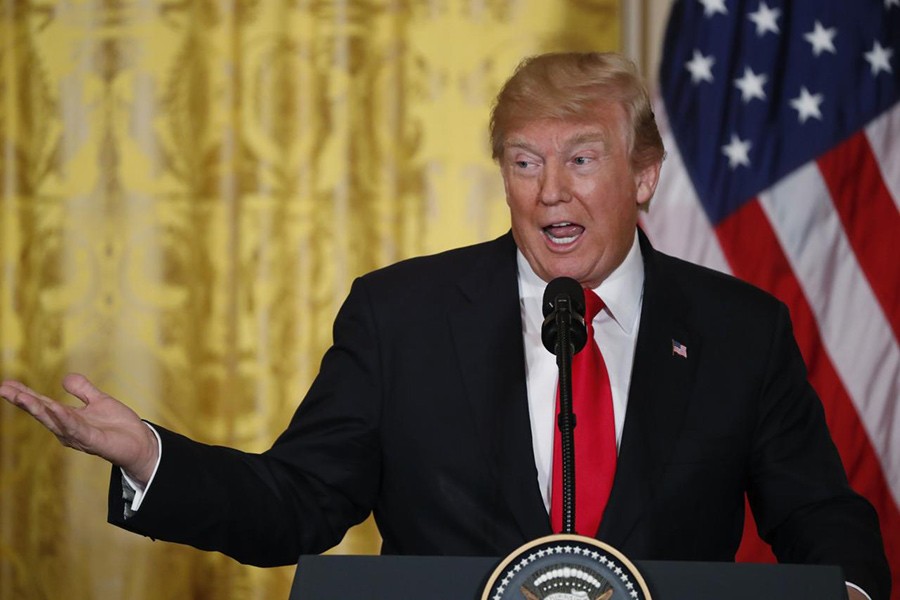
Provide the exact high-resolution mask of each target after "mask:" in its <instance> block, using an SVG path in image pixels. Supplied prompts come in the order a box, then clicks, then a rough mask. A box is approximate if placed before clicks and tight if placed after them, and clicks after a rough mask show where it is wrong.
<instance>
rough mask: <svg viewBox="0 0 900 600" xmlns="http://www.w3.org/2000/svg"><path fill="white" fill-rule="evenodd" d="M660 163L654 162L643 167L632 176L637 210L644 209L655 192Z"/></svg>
mask: <svg viewBox="0 0 900 600" xmlns="http://www.w3.org/2000/svg"><path fill="white" fill-rule="evenodd" d="M661 167H662V162H655V163H653V164H651V165H650V166H648V167H644V168H643V169H642V170H641V171H638V172H637V173H636V174H635V176H634V187H635V189H636V190H637V205H638V208H646V206H647V205H648V204H649V203H650V199H651V198H653V194H654V192H656V184H657V183H659V170H660V168H661Z"/></svg>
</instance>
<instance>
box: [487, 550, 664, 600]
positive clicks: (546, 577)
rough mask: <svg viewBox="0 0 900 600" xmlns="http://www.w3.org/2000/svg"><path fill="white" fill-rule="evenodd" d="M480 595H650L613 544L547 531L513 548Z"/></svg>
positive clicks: (499, 598) (584, 598)
mask: <svg viewBox="0 0 900 600" xmlns="http://www.w3.org/2000/svg"><path fill="white" fill-rule="evenodd" d="M481 599H482V600H651V598H650V592H649V591H648V589H647V585H646V583H645V582H644V579H643V577H641V575H640V573H638V571H637V569H636V568H635V566H634V565H633V564H632V563H631V562H630V561H629V560H628V559H627V558H625V556H623V555H622V554H621V553H620V552H619V551H618V550H616V549H615V548H613V547H611V546H609V545H607V544H604V543H603V542H599V541H597V540H595V539H591V538H587V537H583V536H580V535H567V534H561V535H551V536H548V537H543V538H540V539H537V540H535V541H533V542H530V543H528V544H525V545H524V546H522V547H521V548H518V549H516V550H515V551H514V552H513V553H512V554H510V555H509V556H507V557H506V558H505V559H504V560H503V561H502V562H501V563H500V565H499V566H498V567H497V568H496V569H495V570H494V572H493V574H491V576H490V578H489V579H488V582H487V584H486V585H485V587H484V593H483V594H482V596H481Z"/></svg>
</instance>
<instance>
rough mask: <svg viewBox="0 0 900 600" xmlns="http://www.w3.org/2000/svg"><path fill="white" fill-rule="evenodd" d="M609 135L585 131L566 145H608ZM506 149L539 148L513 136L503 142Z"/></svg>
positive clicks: (529, 149)
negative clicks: (598, 143) (597, 143)
mask: <svg viewBox="0 0 900 600" xmlns="http://www.w3.org/2000/svg"><path fill="white" fill-rule="evenodd" d="M607 139H608V136H607V135H605V134H603V133H600V132H598V131H589V132H585V133H579V134H578V135H575V136H573V137H572V138H571V139H569V140H567V141H566V147H572V146H578V145H580V144H588V143H595V142H600V143H601V144H603V145H606V141H607ZM503 147H504V149H506V148H521V149H522V150H527V151H528V152H534V153H537V149H536V148H535V147H534V146H532V145H531V144H529V143H528V142H527V141H525V140H522V139H516V138H512V139H510V140H508V141H507V142H506V143H505V144H503Z"/></svg>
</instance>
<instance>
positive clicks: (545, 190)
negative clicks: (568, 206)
mask: <svg viewBox="0 0 900 600" xmlns="http://www.w3.org/2000/svg"><path fill="white" fill-rule="evenodd" d="M571 197H572V194H571V192H570V190H569V182H568V177H567V176H566V172H565V169H564V168H563V167H562V166H560V165H556V164H554V163H553V162H552V161H548V162H547V163H546V164H545V165H544V168H543V169H542V173H541V189H540V200H541V202H542V203H544V204H558V203H559V202H568V201H569V200H570V199H571Z"/></svg>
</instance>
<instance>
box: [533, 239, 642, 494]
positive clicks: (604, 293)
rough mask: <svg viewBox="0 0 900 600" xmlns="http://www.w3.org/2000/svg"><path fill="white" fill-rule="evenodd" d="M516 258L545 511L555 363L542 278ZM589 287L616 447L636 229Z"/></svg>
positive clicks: (636, 279)
mask: <svg viewBox="0 0 900 600" xmlns="http://www.w3.org/2000/svg"><path fill="white" fill-rule="evenodd" d="M517 261H518V271H519V302H520V305H521V309H522V336H523V339H524V342H525V377H526V380H527V386H528V412H529V414H530V416H531V439H532V444H533V449H534V464H535V466H536V467H537V473H538V484H539V485H540V489H541V495H542V496H543V498H544V506H545V507H546V508H547V510H548V511H549V510H550V487H551V482H552V478H551V474H552V468H553V437H554V433H555V429H556V426H555V423H556V386H557V379H558V377H559V369H558V368H557V366H556V356H554V355H553V354H552V353H550V352H549V351H547V349H546V348H544V345H543V343H542V342H541V324H542V323H543V321H544V316H543V312H542V311H541V304H542V302H543V298H544V288H546V287H547V282H545V281H543V280H541V278H540V277H538V276H537V274H535V272H534V270H533V269H532V268H531V265H529V264H528V261H527V260H525V257H524V256H523V255H522V253H521V252H519V253H518V258H517ZM594 292H596V294H597V295H598V296H600V299H601V300H603V302H604V304H605V305H606V307H605V308H604V309H603V310H602V311H600V313H598V314H597V316H596V317H595V318H594V323H593V324H594V339H595V340H596V341H597V345H598V346H599V348H600V353H601V354H602V355H603V360H604V362H605V363H606V370H607V371H608V372H609V383H610V387H611V388H612V397H613V412H614V414H615V421H616V447H618V446H619V442H620V441H621V439H622V429H623V427H624V426H625V408H626V406H627V405H628V389H629V385H630V384H631V366H632V364H633V363H634V348H635V343H636V342H637V332H638V326H639V325H640V321H641V304H642V301H643V294H644V262H643V259H642V258H641V249H640V246H639V244H638V238H637V232H636V231H635V236H634V242H633V243H632V245H631V249H630V250H629V251H628V255H627V256H626V257H625V260H624V261H622V264H621V265H619V266H618V267H617V268H616V270H615V271H613V272H612V273H610V275H609V277H607V278H606V279H605V280H604V281H603V283H601V284H600V286H599V287H596V288H594Z"/></svg>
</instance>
